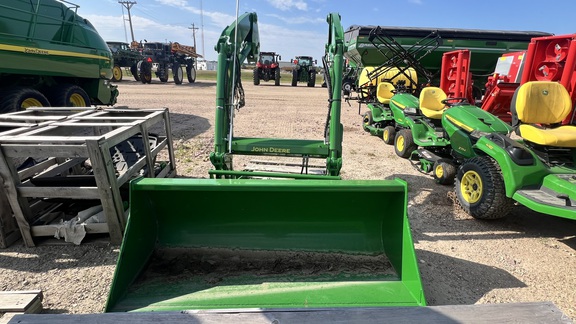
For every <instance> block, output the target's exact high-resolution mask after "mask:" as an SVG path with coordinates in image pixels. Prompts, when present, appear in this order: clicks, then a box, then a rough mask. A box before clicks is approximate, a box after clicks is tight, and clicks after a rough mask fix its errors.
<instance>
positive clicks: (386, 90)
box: [376, 82, 396, 105]
mask: <svg viewBox="0 0 576 324" xmlns="http://www.w3.org/2000/svg"><path fill="white" fill-rule="evenodd" d="M395 89H396V88H394V85H393V84H392V83H390V82H382V83H380V84H379V85H378V88H377V89H376V97H378V102H380V103H383V104H385V105H387V104H389V103H390V98H392V96H393V95H394V92H392V91H394V90H395Z"/></svg>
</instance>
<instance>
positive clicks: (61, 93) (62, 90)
mask: <svg viewBox="0 0 576 324" xmlns="http://www.w3.org/2000/svg"><path fill="white" fill-rule="evenodd" d="M50 93H51V95H50V103H51V104H52V106H53V107H90V97H89V96H88V94H87V93H86V91H84V89H82V88H80V87H79V86H77V85H72V84H60V85H57V86H55V87H53V88H51V89H50Z"/></svg>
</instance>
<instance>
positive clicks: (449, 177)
mask: <svg viewBox="0 0 576 324" xmlns="http://www.w3.org/2000/svg"><path fill="white" fill-rule="evenodd" d="M432 173H433V176H434V180H435V181H436V183H438V184H441V185H451V184H453V183H454V178H455V177H456V166H455V165H454V163H453V162H452V161H451V160H449V159H439V160H438V161H436V162H434V166H433V167H432Z"/></svg>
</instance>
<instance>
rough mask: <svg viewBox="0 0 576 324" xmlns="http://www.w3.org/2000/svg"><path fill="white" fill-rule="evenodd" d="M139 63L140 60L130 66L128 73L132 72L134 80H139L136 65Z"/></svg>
mask: <svg viewBox="0 0 576 324" xmlns="http://www.w3.org/2000/svg"><path fill="white" fill-rule="evenodd" d="M139 65H140V62H138V63H135V64H133V65H132V66H131V67H130V73H132V76H133V77H134V80H136V81H140V73H138V70H139V69H138V66H139Z"/></svg>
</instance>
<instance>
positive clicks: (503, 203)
mask: <svg viewBox="0 0 576 324" xmlns="http://www.w3.org/2000/svg"><path fill="white" fill-rule="evenodd" d="M454 190H455V191H456V196H457V197H458V203H459V204H460V206H461V207H462V209H464V211H466V212H467V213H468V214H469V215H470V216H472V217H474V218H477V219H497V218H502V217H505V216H506V215H507V214H508V213H509V212H510V210H511V209H512V207H513V206H514V201H513V200H512V199H510V198H508V197H506V188H505V187H504V180H503V179H502V171H501V169H500V167H499V166H498V164H497V163H496V162H495V161H494V160H493V159H491V158H490V157H487V156H477V157H473V158H471V159H469V160H466V161H465V162H464V163H463V164H462V165H461V166H460V168H458V173H457V174H456V181H455V184H454Z"/></svg>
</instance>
